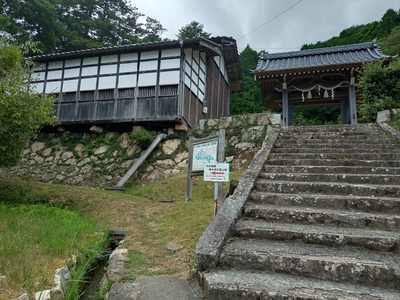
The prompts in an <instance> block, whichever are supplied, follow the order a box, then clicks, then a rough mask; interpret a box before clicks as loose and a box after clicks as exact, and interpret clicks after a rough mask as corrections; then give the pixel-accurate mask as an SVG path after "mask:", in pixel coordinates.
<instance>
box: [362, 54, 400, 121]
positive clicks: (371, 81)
mask: <svg viewBox="0 0 400 300" xmlns="http://www.w3.org/2000/svg"><path fill="white" fill-rule="evenodd" d="M359 84H360V88H361V90H362V95H363V99H364V100H363V103H362V104H361V105H360V106H359V108H360V113H361V118H360V121H361V122H372V121H375V120H376V116H377V113H378V111H381V110H385V109H392V108H400V61H399V60H396V61H394V62H392V63H391V64H390V65H388V66H382V62H375V63H369V64H365V65H364V67H363V70H362V73H361V77H360V81H359Z"/></svg>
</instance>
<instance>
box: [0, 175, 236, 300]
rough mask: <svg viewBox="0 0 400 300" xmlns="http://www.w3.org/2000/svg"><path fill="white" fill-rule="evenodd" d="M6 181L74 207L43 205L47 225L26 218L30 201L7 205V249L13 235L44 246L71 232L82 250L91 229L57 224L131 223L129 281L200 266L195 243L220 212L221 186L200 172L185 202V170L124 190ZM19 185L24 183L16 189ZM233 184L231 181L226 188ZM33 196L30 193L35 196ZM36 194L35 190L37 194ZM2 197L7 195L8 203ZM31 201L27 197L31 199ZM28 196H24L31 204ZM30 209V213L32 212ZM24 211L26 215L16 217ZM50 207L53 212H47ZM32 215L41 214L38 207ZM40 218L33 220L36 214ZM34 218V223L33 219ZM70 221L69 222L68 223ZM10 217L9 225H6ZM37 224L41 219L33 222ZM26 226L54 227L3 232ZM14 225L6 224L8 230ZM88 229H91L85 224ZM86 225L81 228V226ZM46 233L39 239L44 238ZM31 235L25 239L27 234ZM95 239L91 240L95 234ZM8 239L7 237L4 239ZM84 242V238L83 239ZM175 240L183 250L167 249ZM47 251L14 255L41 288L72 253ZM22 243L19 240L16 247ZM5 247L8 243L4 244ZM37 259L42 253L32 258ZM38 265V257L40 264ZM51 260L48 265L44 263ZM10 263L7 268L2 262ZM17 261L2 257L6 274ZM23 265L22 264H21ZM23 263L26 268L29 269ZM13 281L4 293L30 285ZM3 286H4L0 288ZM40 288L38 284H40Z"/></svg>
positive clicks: (0, 185) (26, 244) (0, 183)
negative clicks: (44, 230)
mask: <svg viewBox="0 0 400 300" xmlns="http://www.w3.org/2000/svg"><path fill="white" fill-rule="evenodd" d="M242 173H243V171H234V172H232V173H231V180H233V179H239V177H240V176H241V174H242ZM6 187H13V188H11V189H14V190H25V192H23V193H22V196H20V197H22V198H24V197H26V196H24V195H25V194H27V195H28V198H29V197H36V198H35V199H39V200H40V201H42V202H46V203H51V204H52V205H56V206H58V207H67V208H68V210H67V209H60V208H55V207H53V208H51V207H50V208H49V207H47V206H44V205H41V206H37V210H38V212H37V213H39V212H40V213H42V214H44V215H46V216H47V217H44V219H52V215H55V218H54V219H53V220H49V222H50V223H47V225H45V224H43V225H41V226H37V225H33V224H32V223H31V225H28V223H26V222H27V221H25V218H26V214H28V215H29V214H30V213H28V211H29V210H28V209H27V207H31V205H29V206H26V205H25V206H12V205H2V207H5V208H7V209H6V210H7V215H6V214H5V213H4V217H3V211H0V214H1V218H0V229H1V230H0V232H1V235H0V240H1V244H2V245H1V246H0V247H3V248H4V249H6V248H7V249H8V248H9V247H10V246H9V245H8V244H7V243H8V240H13V243H14V241H15V242H16V241H17V240H19V241H20V242H21V243H20V245H19V246H17V247H20V248H22V249H23V248H34V249H35V248H39V246H42V245H41V242H39V240H46V241H47V240H49V241H51V240H53V239H55V237H56V236H61V237H64V240H67V241H69V242H71V241H75V242H72V244H71V245H72V246H68V245H64V246H62V247H61V248H65V249H72V250H76V249H77V248H81V247H80V246H77V245H78V242H77V240H74V239H78V240H80V239H82V238H83V240H85V237H91V236H93V235H91V233H88V234H86V235H85V234H83V235H79V234H77V232H78V229H75V230H74V229H71V230H70V231H71V232H72V233H74V232H75V233H76V234H75V235H74V234H72V236H67V234H68V233H55V232H54V230H56V229H57V228H58V227H62V226H61V225H62V224H65V225H66V227H70V226H72V225H73V224H71V223H79V222H84V223H85V224H86V222H89V224H92V223H91V222H94V223H93V224H97V225H96V226H99V227H96V226H94V227H90V226H92V225H87V226H89V228H90V230H89V232H92V233H93V232H96V231H97V230H100V229H99V228H105V227H107V228H113V227H117V228H124V229H125V230H126V232H127V233H126V238H125V241H124V246H125V247H126V248H128V250H129V257H130V262H129V263H127V264H126V267H127V268H128V271H129V276H128V278H127V279H135V278H137V277H139V276H147V275H158V274H173V275H176V276H179V277H181V278H186V277H187V276H188V273H189V272H188V271H189V269H191V268H194V267H195V247H196V243H197V241H198V239H199V237H200V236H201V234H202V233H203V231H204V230H205V229H206V227H207V226H208V224H209V223H210V221H211V220H212V218H213V204H214V203H213V198H214V184H213V183H211V182H203V179H202V177H195V178H194V180H193V197H192V198H193V199H192V200H191V201H185V193H186V175H185V174H181V175H177V176H174V177H171V178H169V179H165V180H161V181H158V182H154V183H149V184H146V185H143V184H140V183H134V184H132V185H131V186H130V187H128V189H127V190H126V191H125V192H118V191H108V190H100V189H92V188H82V187H72V186H64V185H54V184H53V185H52V184H39V183H33V182H25V181H16V180H10V179H4V178H0V189H5V188H6ZM16 187H17V188H16ZM227 188H228V185H227V184H225V186H224V191H226V190H227ZM29 195H30V196H29ZM32 195H34V196H32ZM166 198H168V199H172V200H174V202H159V200H160V199H166ZM1 200H2V199H1V196H0V201H1ZM24 201H25V202H26V201H27V202H29V201H28V200H26V199H25V200H24ZM24 201H23V202H24ZM25 210H26V211H25ZM16 211H19V212H20V213H21V214H20V215H19V216H16V215H13V213H16ZM46 212H48V213H47V214H46ZM63 213H65V214H67V215H68V217H66V218H64V217H63V216H62V214H63ZM32 216H35V215H34V214H33V213H32ZM70 216H74V218H75V217H76V221H74V222H69V221H68V219H69V218H71V217H70ZM36 219H37V218H36V217H33V220H36ZM31 222H32V221H31ZM63 222H65V223H63ZM8 223H10V224H9V225H7V224H8ZM33 223H35V222H33ZM25 225H27V228H30V227H31V228H32V229H33V228H34V227H39V228H43V227H47V228H48V229H49V230H48V232H47V233H40V232H37V231H33V232H31V233H30V234H29V236H30V237H29V239H28V238H27V239H26V240H22V239H20V238H19V237H18V236H16V237H15V236H14V237H13V238H8V237H7V238H6V237H5V236H3V234H6V233H7V234H9V233H8V232H15V231H16V230H15V229H12V228H19V227H21V226H25ZM5 226H8V227H7V230H4V229H3V228H5ZM81 226H82V227H85V226H83V225H81ZM79 230H80V229H79ZM39 237H40V238H39ZM24 239H25V238H24ZM89 240H90V238H89ZM4 241H7V243H4V244H3V242H4ZM79 243H80V242H79ZM170 244H181V245H182V246H184V248H183V250H181V251H178V252H176V253H170V252H168V251H167V246H168V245H170ZM43 246H44V248H43V249H42V250H41V251H42V252H41V254H38V253H35V254H23V255H22V256H23V258H21V259H18V260H15V259H14V260H13V261H14V265H15V266H13V268H15V269H16V272H15V273H16V274H23V273H24V272H26V273H27V274H25V275H24V276H25V277H26V278H28V279H29V282H31V283H30V284H29V285H30V286H32V287H34V288H35V289H36V288H37V284H36V283H37V282H40V286H43V287H44V286H48V285H51V283H52V280H53V277H54V272H55V269H56V268H59V267H60V266H62V265H63V264H64V262H65V259H67V258H68V257H69V256H70V254H71V253H72V252H71V251H67V252H64V253H63V252H61V250H59V249H57V248H53V246H51V245H50V244H49V245H47V244H46V245H43ZM13 247H15V246H13ZM0 252H1V253H3V249H0ZM32 257H35V258H38V257H40V259H32ZM22 261H36V262H37V261H40V264H43V265H39V266H36V267H34V268H33V270H38V269H39V270H46V271H43V272H42V273H40V274H33V273H32V272H31V271H28V268H25V267H21V265H22V264H21V263H20V262H22ZM37 263H39V262H37ZM44 264H46V267H44ZM5 265H7V266H8V267H7V268H3V266H5ZM10 267H11V266H10V263H9V262H7V260H2V258H1V256H0V275H3V276H4V275H6V276H7V278H8V277H9V276H8V274H6V273H4V271H3V270H4V269H8V268H10ZM18 269H19V270H18ZM22 269H24V271H23V270H22ZM13 278H14V279H12V280H11V277H10V279H8V280H7V286H6V287H5V288H2V289H1V290H0V299H8V298H2V296H3V297H4V295H5V296H8V297H9V295H10V293H12V294H13V295H19V294H21V293H22V292H23V290H22V288H26V287H24V286H25V285H26V283H24V282H26V281H24V280H23V279H22V277H21V279H18V276H16V275H15V276H13ZM0 287H1V286H0ZM36 290H37V289H36Z"/></svg>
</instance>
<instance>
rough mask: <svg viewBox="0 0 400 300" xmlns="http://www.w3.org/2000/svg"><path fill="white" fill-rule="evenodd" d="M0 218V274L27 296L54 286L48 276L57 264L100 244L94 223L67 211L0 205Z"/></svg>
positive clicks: (40, 207)
mask: <svg viewBox="0 0 400 300" xmlns="http://www.w3.org/2000/svg"><path fill="white" fill-rule="evenodd" d="M0 215H1V218H0V228H1V230H0V240H1V244H0V252H1V256H0V273H1V274H2V275H5V276H6V277H7V280H8V282H9V283H10V286H11V287H12V288H14V289H18V290H21V288H22V289H24V290H25V291H26V292H28V293H29V294H30V295H32V294H33V292H35V291H38V290H44V289H47V288H49V287H51V286H52V285H53V284H54V283H53V282H52V280H51V277H52V276H51V277H50V276H48V274H53V272H54V271H55V269H56V268H58V267H60V266H59V264H60V263H59V262H60V261H63V260H64V259H66V258H68V257H71V256H72V255H74V254H75V255H76V254H78V253H80V252H81V253H86V252H85V251H84V249H98V247H99V246H101V245H102V244H103V243H102V241H101V239H102V238H103V236H100V235H96V233H97V232H100V231H102V229H101V228H100V226H98V224H97V223H95V222H92V221H87V220H84V219H83V218H82V216H81V215H79V214H78V213H76V212H72V211H68V210H66V209H60V208H56V207H47V206H43V205H18V206H10V205H6V204H2V203H0ZM104 236H105V237H106V235H104ZM27 245H29V246H27ZM33 258H34V259H33ZM55 262H57V263H55ZM72 286H73V281H72V282H71V287H72ZM66 299H79V298H66Z"/></svg>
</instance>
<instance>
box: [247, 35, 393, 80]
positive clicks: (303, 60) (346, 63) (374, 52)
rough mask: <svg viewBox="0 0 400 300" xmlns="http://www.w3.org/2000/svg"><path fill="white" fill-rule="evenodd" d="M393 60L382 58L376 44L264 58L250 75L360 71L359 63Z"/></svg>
mask: <svg viewBox="0 0 400 300" xmlns="http://www.w3.org/2000/svg"><path fill="white" fill-rule="evenodd" d="M395 58H396V57H394V56H388V55H384V54H383V53H382V52H381V49H380V48H379V47H378V45H377V44H376V41H375V40H374V41H372V42H369V43H360V44H352V45H344V46H336V47H329V48H319V49H311V50H300V51H294V52H284V53H272V54H264V55H263V56H262V57H261V58H260V60H259V61H258V65H257V68H256V69H255V70H253V71H252V72H251V74H254V75H256V76H269V75H277V74H281V75H283V74H288V73H294V72H297V73H299V72H307V71H313V70H330V69H342V68H354V67H360V66H361V65H362V64H363V63H366V62H372V61H377V60H381V59H382V60H385V61H391V60H394V59H395Z"/></svg>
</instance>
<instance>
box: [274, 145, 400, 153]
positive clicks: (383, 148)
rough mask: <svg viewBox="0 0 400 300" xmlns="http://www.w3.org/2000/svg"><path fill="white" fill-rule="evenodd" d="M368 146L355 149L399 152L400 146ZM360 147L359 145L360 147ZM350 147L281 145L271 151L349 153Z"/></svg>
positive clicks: (367, 151) (374, 151) (366, 151)
mask: <svg viewBox="0 0 400 300" xmlns="http://www.w3.org/2000/svg"><path fill="white" fill-rule="evenodd" d="M365 146H369V147H368V148H366V147H362V149H357V150H360V151H361V152H360V153H378V152H379V153H385V154H386V153H400V147H399V146H398V145H391V147H390V148H389V147H388V146H390V145H378V144H373V145H365ZM360 148H361V147H360ZM349 149H351V148H334V147H331V146H330V145H323V146H322V147H308V148H307V147H304V148H299V147H294V148H288V147H282V148H277V147H274V148H273V149H272V151H271V153H320V154H321V153H349V151H354V150H356V149H353V150H349Z"/></svg>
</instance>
